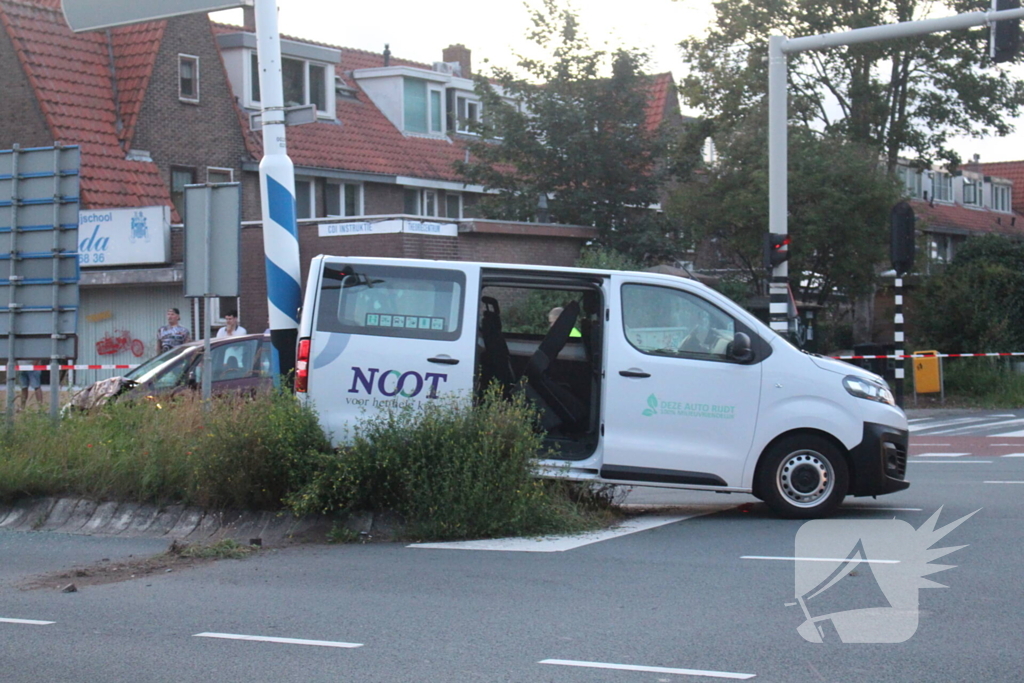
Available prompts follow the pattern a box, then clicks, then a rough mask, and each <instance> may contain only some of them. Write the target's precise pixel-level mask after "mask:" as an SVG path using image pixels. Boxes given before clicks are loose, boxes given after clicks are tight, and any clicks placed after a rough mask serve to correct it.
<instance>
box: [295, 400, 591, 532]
mask: <svg viewBox="0 0 1024 683" xmlns="http://www.w3.org/2000/svg"><path fill="white" fill-rule="evenodd" d="M535 422H536V415H535V413H534V410H533V409H532V408H531V407H530V406H529V405H528V403H527V402H526V400H525V399H524V398H523V397H522V396H521V395H519V396H516V397H514V398H513V399H512V400H511V401H503V400H502V399H501V395H500V392H499V391H496V390H494V388H492V390H491V391H489V392H488V393H487V395H486V396H485V398H484V400H483V401H482V402H481V404H480V405H479V406H475V407H473V406H470V405H469V403H468V402H466V401H464V400H458V399H454V398H450V399H439V400H437V401H431V402H428V403H426V404H424V405H423V407H422V408H419V409H413V408H410V407H405V408H395V409H391V410H389V411H388V412H385V413H382V414H380V415H379V416H376V417H372V418H369V419H368V420H367V421H365V422H363V423H361V424H359V425H357V426H356V428H355V431H354V435H353V436H354V438H353V440H352V443H351V445H350V446H347V447H345V448H342V449H341V450H340V451H339V452H338V453H336V454H334V455H325V456H323V460H322V467H323V469H322V470H321V472H320V473H319V474H318V475H316V476H315V477H314V478H313V480H312V482H311V483H310V485H309V486H307V487H305V488H304V489H303V490H301V491H299V492H298V493H297V494H296V495H294V496H292V497H290V498H289V503H290V505H291V507H292V509H293V510H294V511H295V512H296V513H299V514H308V513H314V512H319V513H330V512H342V511H354V510H371V511H375V510H391V511H394V512H397V513H398V514H400V515H401V516H402V517H403V518H404V519H405V521H406V522H407V525H408V527H407V533H408V534H409V535H410V536H411V537H413V538H432V539H453V538H478V537H491V536H502V535H513V534H540V533H549V532H564V531H570V530H576V529H581V528H584V527H588V526H592V524H593V523H592V521H591V517H592V511H593V510H594V509H596V507H597V506H594V505H592V504H590V501H581V500H580V499H579V498H576V499H573V498H572V497H570V496H569V495H567V491H566V489H565V486H564V485H561V484H558V483H555V482H545V481H543V480H540V479H536V478H534V477H533V468H534V465H535V463H536V458H537V454H538V452H539V450H540V448H541V444H542V437H541V435H540V434H539V433H538V432H537V431H536V430H535V428H534V425H535Z"/></svg>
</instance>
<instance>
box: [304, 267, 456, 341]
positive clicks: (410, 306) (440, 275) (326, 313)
mask: <svg viewBox="0 0 1024 683" xmlns="http://www.w3.org/2000/svg"><path fill="white" fill-rule="evenodd" d="M465 291H466V277H465V274H464V273H462V272H460V271H457V270H442V269H438V268H408V267H401V266H366V265H360V266H358V267H355V268H353V267H351V266H337V265H328V266H325V267H324V275H323V278H322V279H321V285H320V310H319V312H318V313H317V321H316V329H317V331H320V332H347V333H350V334H368V335H373V336H379V337H405V338H412V339H437V340H442V341H454V340H456V339H458V338H459V334H460V332H461V329H462V308H463V305H464V301H463V299H464V295H465Z"/></svg>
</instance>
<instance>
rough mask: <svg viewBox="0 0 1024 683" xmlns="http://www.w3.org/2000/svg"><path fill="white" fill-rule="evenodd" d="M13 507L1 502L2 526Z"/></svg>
mask: <svg viewBox="0 0 1024 683" xmlns="http://www.w3.org/2000/svg"><path fill="white" fill-rule="evenodd" d="M13 509H14V508H13V507H11V506H10V505H5V504H4V503H0V527H2V526H3V525H4V520H5V519H7V515H9V514H11V511H12V510H13Z"/></svg>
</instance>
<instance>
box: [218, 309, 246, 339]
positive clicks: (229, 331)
mask: <svg viewBox="0 0 1024 683" xmlns="http://www.w3.org/2000/svg"><path fill="white" fill-rule="evenodd" d="M224 322H226V323H227V324H226V325H224V327H222V328H220V329H219V330H217V339H220V338H222V337H238V336H241V335H243V334H248V332H246V331H245V328H244V327H242V326H241V325H239V324H238V311H228V312H227V313H225V314H224Z"/></svg>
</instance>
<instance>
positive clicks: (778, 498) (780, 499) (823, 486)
mask: <svg viewBox="0 0 1024 683" xmlns="http://www.w3.org/2000/svg"><path fill="white" fill-rule="evenodd" d="M763 457H764V460H763V462H762V464H761V468H760V471H759V473H758V486H757V488H758V493H759V494H760V495H761V497H762V498H763V500H764V502H765V503H767V504H768V506H769V507H770V508H771V509H772V510H774V511H775V512H776V513H777V514H779V515H781V516H783V517H789V518H793V519H811V518H815V517H824V516H826V515H829V514H831V513H832V512H834V511H835V509H836V508H837V507H839V504H840V503H842V502H843V498H845V497H846V491H847V489H848V488H849V485H850V474H849V468H848V467H847V465H846V460H845V459H844V458H843V455H842V453H840V452H839V449H838V448H836V447H835V446H834V445H833V444H832V443H831V442H830V441H828V440H827V439H825V438H823V437H820V436H814V435H810V434H804V435H795V436H791V437H787V438H785V439H782V440H780V441H778V442H776V443H774V444H772V445H771V446H770V447H769V448H768V450H767V451H765V453H764V456H763Z"/></svg>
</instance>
